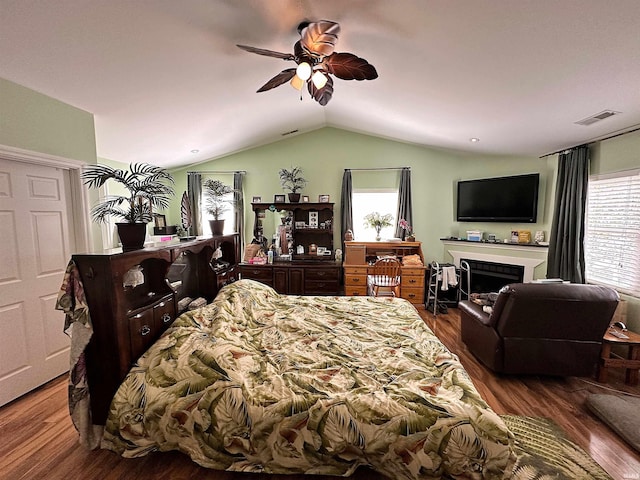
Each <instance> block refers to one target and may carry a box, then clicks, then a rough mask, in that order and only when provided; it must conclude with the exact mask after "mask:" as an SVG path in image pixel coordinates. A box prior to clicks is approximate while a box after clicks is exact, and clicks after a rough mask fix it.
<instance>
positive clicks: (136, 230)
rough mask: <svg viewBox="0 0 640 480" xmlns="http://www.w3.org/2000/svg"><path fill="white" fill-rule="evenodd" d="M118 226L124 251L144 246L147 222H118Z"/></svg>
mask: <svg viewBox="0 0 640 480" xmlns="http://www.w3.org/2000/svg"><path fill="white" fill-rule="evenodd" d="M116 226H117V228H118V236H119V237H120V243H121V244H122V251H123V252H130V251H131V250H139V249H141V248H144V239H145V238H146V236H147V224H146V223H116Z"/></svg>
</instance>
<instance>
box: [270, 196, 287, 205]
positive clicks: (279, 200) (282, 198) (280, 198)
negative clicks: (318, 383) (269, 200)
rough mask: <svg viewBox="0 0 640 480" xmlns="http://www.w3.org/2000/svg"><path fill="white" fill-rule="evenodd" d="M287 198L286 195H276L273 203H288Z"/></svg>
mask: <svg viewBox="0 0 640 480" xmlns="http://www.w3.org/2000/svg"><path fill="white" fill-rule="evenodd" d="M286 198H287V196H286V195H274V196H273V203H284V202H286V201H287V200H286Z"/></svg>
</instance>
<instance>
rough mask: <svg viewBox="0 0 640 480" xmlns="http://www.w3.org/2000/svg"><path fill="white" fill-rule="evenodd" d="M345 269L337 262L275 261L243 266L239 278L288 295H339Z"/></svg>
mask: <svg viewBox="0 0 640 480" xmlns="http://www.w3.org/2000/svg"><path fill="white" fill-rule="evenodd" d="M341 270H342V267H341V266H340V264H338V263H336V262H335V261H331V262H327V261H323V262H318V263H311V262H304V261H300V262H298V261H293V262H274V263H273V264H265V265H255V264H249V263H241V264H239V265H238V267H237V271H238V273H239V276H240V278H248V279H251V280H256V281H258V282H261V283H264V284H266V285H269V286H271V287H273V288H274V289H275V290H276V291H277V292H278V293H284V294H288V295H340V294H341V290H342V288H341V285H340V278H341V276H342V275H341V273H342V271H341Z"/></svg>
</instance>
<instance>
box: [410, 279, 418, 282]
mask: <svg viewBox="0 0 640 480" xmlns="http://www.w3.org/2000/svg"><path fill="white" fill-rule="evenodd" d="M416 281H417V280H413V279H411V280H409V283H416Z"/></svg>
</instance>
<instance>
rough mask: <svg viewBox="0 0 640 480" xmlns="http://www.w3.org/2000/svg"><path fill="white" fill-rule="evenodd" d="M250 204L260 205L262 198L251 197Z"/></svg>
mask: <svg viewBox="0 0 640 480" xmlns="http://www.w3.org/2000/svg"><path fill="white" fill-rule="evenodd" d="M251 203H262V197H253V198H252V199H251Z"/></svg>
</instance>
